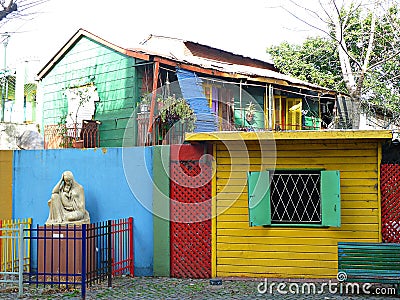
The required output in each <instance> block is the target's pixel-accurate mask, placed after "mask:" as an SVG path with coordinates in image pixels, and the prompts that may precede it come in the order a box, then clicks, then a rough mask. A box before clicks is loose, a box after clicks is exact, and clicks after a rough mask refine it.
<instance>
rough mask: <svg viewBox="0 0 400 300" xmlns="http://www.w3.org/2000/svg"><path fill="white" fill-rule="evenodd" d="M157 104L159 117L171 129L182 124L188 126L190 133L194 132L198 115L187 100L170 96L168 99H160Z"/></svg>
mask: <svg viewBox="0 0 400 300" xmlns="http://www.w3.org/2000/svg"><path fill="white" fill-rule="evenodd" d="M157 102H158V103H159V116H160V119H161V121H162V123H164V125H167V126H168V127H169V128H170V127H172V126H173V125H174V124H175V123H176V122H181V123H182V124H186V128H187V130H188V131H189V132H191V131H193V130H194V124H195V122H196V115H195V114H194V111H193V110H192V109H191V108H190V106H189V105H188V104H187V103H186V101H185V99H183V98H175V97H172V96H169V97H167V98H158V100H157Z"/></svg>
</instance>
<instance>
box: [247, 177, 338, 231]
mask: <svg viewBox="0 0 400 300" xmlns="http://www.w3.org/2000/svg"><path fill="white" fill-rule="evenodd" d="M247 181H248V202H249V222H250V226H268V225H272V226H274V225H275V226H299V225H300V226H310V227H312V226H333V227H340V172H339V171H313V170H300V171H299V170H278V171H275V172H270V171H262V172H249V173H248V177H247Z"/></svg>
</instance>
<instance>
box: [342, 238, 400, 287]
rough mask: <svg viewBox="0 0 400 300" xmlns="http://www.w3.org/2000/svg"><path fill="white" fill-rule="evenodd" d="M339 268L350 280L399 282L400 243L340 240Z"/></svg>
mask: <svg viewBox="0 0 400 300" xmlns="http://www.w3.org/2000/svg"><path fill="white" fill-rule="evenodd" d="M338 269H339V271H341V272H346V274H347V280H348V281H363V282H369V281H370V282H380V283H385V282H386V283H399V282H400V244H394V243H357V242H339V243H338Z"/></svg>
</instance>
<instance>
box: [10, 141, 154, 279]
mask: <svg viewBox="0 0 400 300" xmlns="http://www.w3.org/2000/svg"><path fill="white" fill-rule="evenodd" d="M152 152H153V149H152V148H150V147H146V148H144V147H137V148H124V149H122V148H103V149H86V150H79V149H60V150H45V151H43V150H35V151H24V150H23V151H15V152H14V170H13V178H14V179H13V183H14V184H13V202H12V204H13V208H12V210H13V218H28V217H32V218H33V224H35V226H36V224H39V225H43V224H44V223H45V222H46V220H47V217H48V214H49V208H48V205H47V201H48V200H49V199H50V197H51V191H52V189H53V187H54V185H55V184H56V183H57V182H58V180H59V179H60V177H61V174H62V173H63V171H66V170H70V171H72V173H73V174H74V176H75V180H76V181H77V182H78V183H80V184H81V185H82V186H83V188H84V189H85V199H86V209H87V210H88V211H89V213H90V218H91V222H92V223H93V222H98V221H105V220H109V219H118V218H126V217H130V216H132V217H133V218H134V236H135V275H137V276H151V275H153V274H152V273H153V216H152V214H151V212H150V211H149V209H147V208H149V207H150V208H151V207H152V199H153V184H152V168H153V167H152V156H153V155H152ZM125 174H126V176H129V178H127V177H125ZM146 207H147V208H146Z"/></svg>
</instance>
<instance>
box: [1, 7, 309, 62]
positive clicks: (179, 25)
mask: <svg viewBox="0 0 400 300" xmlns="http://www.w3.org/2000/svg"><path fill="white" fill-rule="evenodd" d="M307 1H314V0H307ZM280 2H281V1H279V0H249V1H238V0H231V1H228V0H201V1H196V2H194V1H184V0H169V1H166V0H146V1H137V0H114V1H104V0H68V1H66V0H49V2H48V3H46V4H44V5H42V6H40V7H37V8H36V10H38V11H39V13H38V14H36V15H35V16H34V17H33V19H23V20H16V19H13V20H11V21H9V22H8V23H7V24H6V25H4V26H2V27H0V33H4V32H11V34H10V35H11V36H10V39H9V43H8V46H7V52H6V53H7V56H6V58H7V67H8V68H13V67H15V65H16V63H17V62H18V61H20V60H37V61H38V66H39V67H43V66H44V64H45V63H46V62H47V61H49V60H50V59H51V58H52V56H53V55H55V54H56V52H57V51H58V50H59V49H60V48H61V47H62V46H63V45H64V44H65V43H66V42H67V41H68V39H69V38H70V37H71V36H72V35H73V34H74V33H75V32H76V31H77V30H78V29H79V28H83V29H86V30H88V31H89V32H91V33H93V34H95V35H98V36H100V37H101V38H103V39H105V40H108V41H109V42H112V43H114V44H116V45H118V46H122V47H126V48H133V47H135V46H137V45H138V43H139V42H141V41H143V40H144V39H145V38H146V37H148V36H149V34H156V35H164V36H170V37H176V38H182V39H185V40H190V41H193V42H198V43H202V44H206V45H209V46H212V47H216V48H220V49H224V50H227V51H230V52H234V53H238V54H242V55H244V56H249V57H254V58H261V59H264V60H267V59H268V56H267V54H266V51H265V49H266V47H268V46H272V45H277V44H279V43H281V42H282V41H285V40H287V41H289V42H291V43H300V42H301V41H302V40H304V39H305V38H306V37H307V36H309V35H316V34H317V33H316V32H315V31H310V30H309V28H306V27H305V25H304V24H300V22H298V21H296V19H294V18H293V17H292V16H290V15H289V14H288V13H286V12H285V11H284V10H282V9H281V8H274V7H276V6H278V3H280ZM13 32H15V33H13ZM2 48H3V50H2V51H0V53H1V54H0V55H1V56H0V59H1V60H0V61H3V59H4V47H2ZM2 67H3V66H1V68H2Z"/></svg>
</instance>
